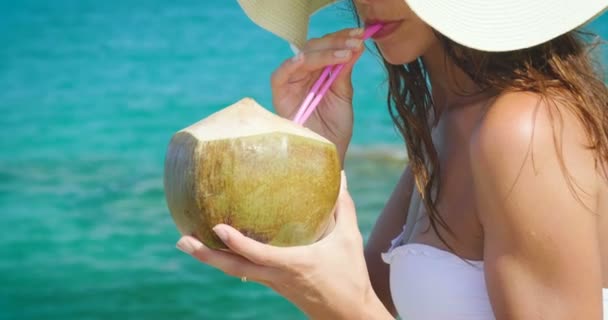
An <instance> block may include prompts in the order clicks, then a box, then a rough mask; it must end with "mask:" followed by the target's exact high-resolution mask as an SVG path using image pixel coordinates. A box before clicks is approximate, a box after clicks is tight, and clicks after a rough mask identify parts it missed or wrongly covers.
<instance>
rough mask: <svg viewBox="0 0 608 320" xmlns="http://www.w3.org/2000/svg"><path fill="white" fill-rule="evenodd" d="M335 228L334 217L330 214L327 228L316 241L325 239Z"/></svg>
mask: <svg viewBox="0 0 608 320" xmlns="http://www.w3.org/2000/svg"><path fill="white" fill-rule="evenodd" d="M334 212H335V211H334ZM335 227H336V218H335V215H333V214H332V216H331V218H330V219H329V222H328V223H327V227H326V228H325V231H323V234H322V235H321V236H320V237H319V239H317V241H319V240H322V239H325V237H327V236H328V235H330V234H331V233H332V231H334V228H335Z"/></svg>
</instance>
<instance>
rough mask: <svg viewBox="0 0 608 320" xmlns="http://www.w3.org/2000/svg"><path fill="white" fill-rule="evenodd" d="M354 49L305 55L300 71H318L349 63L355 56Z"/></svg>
mask: <svg viewBox="0 0 608 320" xmlns="http://www.w3.org/2000/svg"><path fill="white" fill-rule="evenodd" d="M354 54H355V52H354V51H353V50H352V49H328V50H317V51H309V52H304V53H303V58H304V62H303V63H302V65H301V67H300V68H299V70H303V71H308V72H310V71H317V70H320V69H322V68H324V67H326V66H330V65H335V64H342V63H348V62H349V61H350V60H351V58H352V57H353V56H354Z"/></svg>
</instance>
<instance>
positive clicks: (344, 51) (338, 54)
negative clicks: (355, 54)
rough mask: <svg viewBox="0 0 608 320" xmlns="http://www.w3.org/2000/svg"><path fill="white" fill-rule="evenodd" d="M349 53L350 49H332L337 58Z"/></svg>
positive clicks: (344, 56)
mask: <svg viewBox="0 0 608 320" xmlns="http://www.w3.org/2000/svg"><path fill="white" fill-rule="evenodd" d="M349 54H350V50H338V51H334V56H336V57H337V58H346V57H347V56H348V55H349Z"/></svg>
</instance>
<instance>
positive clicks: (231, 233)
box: [213, 224, 300, 267]
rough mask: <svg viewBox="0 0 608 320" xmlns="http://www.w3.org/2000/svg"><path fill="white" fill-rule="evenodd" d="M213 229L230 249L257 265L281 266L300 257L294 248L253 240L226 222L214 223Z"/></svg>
mask: <svg viewBox="0 0 608 320" xmlns="http://www.w3.org/2000/svg"><path fill="white" fill-rule="evenodd" d="M213 231H214V232H215V233H216V234H217V236H218V237H219V238H220V239H222V241H223V242H224V244H225V245H226V246H227V247H228V248H229V249H230V250H232V251H233V252H235V253H236V254H239V255H241V256H243V257H245V258H247V259H248V260H250V261H252V262H254V263H256V264H259V265H263V266H268V267H283V266H285V265H288V264H289V262H290V260H294V259H299V258H300V257H298V256H297V255H296V254H295V252H296V251H297V250H295V249H294V248H290V249H291V250H287V249H286V248H281V247H276V246H271V245H267V244H264V243H261V242H258V241H255V240H253V239H251V238H249V237H246V236H244V235H243V234H242V233H240V232H239V231H238V230H236V229H234V228H233V227H231V226H229V225H226V224H218V225H216V226H215V227H213Z"/></svg>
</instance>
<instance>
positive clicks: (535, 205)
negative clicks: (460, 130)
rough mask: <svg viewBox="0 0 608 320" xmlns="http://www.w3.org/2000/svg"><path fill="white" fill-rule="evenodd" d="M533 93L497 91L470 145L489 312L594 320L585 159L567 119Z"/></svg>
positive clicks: (597, 300) (597, 311) (593, 248)
mask: <svg viewBox="0 0 608 320" xmlns="http://www.w3.org/2000/svg"><path fill="white" fill-rule="evenodd" d="M539 101H540V100H539V99H538V98H537V97H536V96H534V95H531V94H526V93H515V94H508V95H505V96H503V97H501V98H499V99H498V100H497V102H496V103H495V105H494V106H492V107H491V109H490V111H489V112H488V113H487V114H486V116H485V119H484V120H483V122H482V124H481V126H480V127H479V129H478V131H477V132H476V136H475V138H474V139H473V140H472V143H471V146H470V156H471V163H472V171H473V178H474V184H475V192H476V198H477V201H478V203H477V205H478V214H479V216H480V221H481V223H482V225H483V228H484V260H485V269H486V270H485V271H486V282H487V287H488V291H489V295H490V300H491V302H492V307H493V309H494V312H495V314H496V319H503V320H504V319H552V320H560V319H564V320H566V319H590V320H591V319H598V320H599V319H601V317H602V298H601V297H602V292H601V289H602V278H601V269H600V253H599V247H598V236H597V225H596V222H597V221H596V219H597V216H598V214H602V213H597V212H592V211H591V210H593V209H594V204H595V190H596V188H595V184H596V175H595V165H594V160H593V157H592V154H591V151H590V150H588V149H586V148H585V146H584V145H583V144H584V143H586V139H585V135H584V130H583V127H581V126H580V124H579V122H578V121H577V120H576V118H575V117H574V116H573V115H572V114H570V113H569V112H568V111H567V110H566V109H565V108H563V106H560V105H548V104H547V103H546V102H545V101H543V102H539ZM558 110H559V112H560V113H558V112H557V111H558ZM554 133H555V137H556V139H554ZM558 155H560V156H563V160H564V164H565V167H564V168H562V166H561V164H560V161H559V157H558ZM562 169H566V170H567V173H568V176H569V178H567V177H568V176H565V175H564V171H563V170H562ZM568 179H570V183H571V185H569V184H568ZM575 195H576V196H575ZM589 209H591V210H589Z"/></svg>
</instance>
